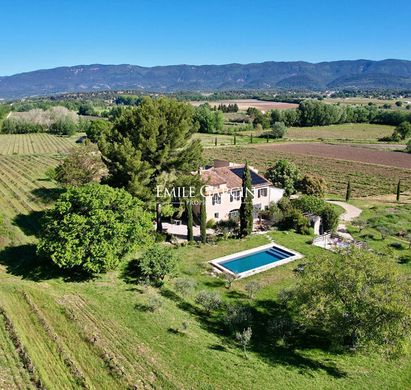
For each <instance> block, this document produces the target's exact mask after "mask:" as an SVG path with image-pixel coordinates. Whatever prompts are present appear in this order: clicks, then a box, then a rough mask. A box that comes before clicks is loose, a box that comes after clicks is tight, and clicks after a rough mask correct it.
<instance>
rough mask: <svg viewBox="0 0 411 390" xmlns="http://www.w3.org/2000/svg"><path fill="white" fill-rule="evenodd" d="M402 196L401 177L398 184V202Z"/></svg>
mask: <svg viewBox="0 0 411 390" xmlns="http://www.w3.org/2000/svg"><path fill="white" fill-rule="evenodd" d="M400 196H401V179H400V180H398V184H397V202H399V201H400Z"/></svg>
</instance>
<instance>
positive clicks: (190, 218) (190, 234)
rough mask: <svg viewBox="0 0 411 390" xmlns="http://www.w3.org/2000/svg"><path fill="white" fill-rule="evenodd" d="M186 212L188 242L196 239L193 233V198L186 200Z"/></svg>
mask: <svg viewBox="0 0 411 390" xmlns="http://www.w3.org/2000/svg"><path fill="white" fill-rule="evenodd" d="M186 213H187V240H188V242H193V241H194V235H193V205H192V204H191V200H186Z"/></svg>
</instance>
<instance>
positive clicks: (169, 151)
mask: <svg viewBox="0 0 411 390" xmlns="http://www.w3.org/2000/svg"><path fill="white" fill-rule="evenodd" d="M193 114H194V111H193V107H192V106H190V105H189V104H186V103H182V102H177V101H176V100H173V99H167V98H159V99H155V100H154V99H151V98H149V97H145V98H143V99H142V101H141V104H140V105H139V106H137V107H133V108H130V109H127V110H125V111H124V112H123V113H122V114H121V116H120V117H119V118H118V119H117V120H116V122H115V123H114V126H113V128H112V129H108V130H106V131H104V133H103V135H102V137H101V138H100V140H99V148H100V150H101V153H102V155H103V158H104V161H105V163H106V164H107V166H108V169H109V176H108V179H107V182H108V184H110V185H112V186H114V187H123V188H126V189H127V190H128V191H129V192H130V193H131V194H133V195H135V196H136V197H138V198H140V199H142V200H143V201H145V202H151V205H152V206H153V208H154V205H155V208H156V213H157V231H158V232H161V231H162V224H161V203H162V200H161V198H159V199H158V198H157V196H156V195H157V185H158V178H159V177H163V178H164V177H165V176H168V177H170V182H168V183H167V186H172V185H173V181H172V179H171V178H172V177H175V176H177V177H181V176H182V175H190V172H192V171H194V170H196V169H197V168H198V166H199V165H200V161H201V154H202V147H201V144H200V142H199V141H198V140H195V141H193V140H192V139H191V137H192V135H193V133H194V132H195V131H196V126H195V125H194V121H193Z"/></svg>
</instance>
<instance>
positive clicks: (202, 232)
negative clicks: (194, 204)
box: [200, 196, 207, 244]
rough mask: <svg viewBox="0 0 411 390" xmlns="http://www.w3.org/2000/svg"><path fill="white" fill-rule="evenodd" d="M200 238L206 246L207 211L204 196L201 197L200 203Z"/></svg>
mask: <svg viewBox="0 0 411 390" xmlns="http://www.w3.org/2000/svg"><path fill="white" fill-rule="evenodd" d="M200 236H201V242H202V243H203V244H205V243H206V242H207V211H206V204H205V197H204V196H202V197H201V203H200Z"/></svg>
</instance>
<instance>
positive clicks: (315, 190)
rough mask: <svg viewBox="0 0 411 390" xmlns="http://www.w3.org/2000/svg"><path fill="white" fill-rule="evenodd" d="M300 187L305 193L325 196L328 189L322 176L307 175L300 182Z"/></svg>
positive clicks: (320, 196)
mask: <svg viewBox="0 0 411 390" xmlns="http://www.w3.org/2000/svg"><path fill="white" fill-rule="evenodd" d="M299 189H300V191H301V192H302V193H303V194H306V195H313V196H317V197H319V198H323V197H324V195H325V192H326V191H327V184H326V183H325V180H324V179H323V178H322V177H320V176H317V175H305V176H304V177H303V178H302V179H301V181H300V183H299Z"/></svg>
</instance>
